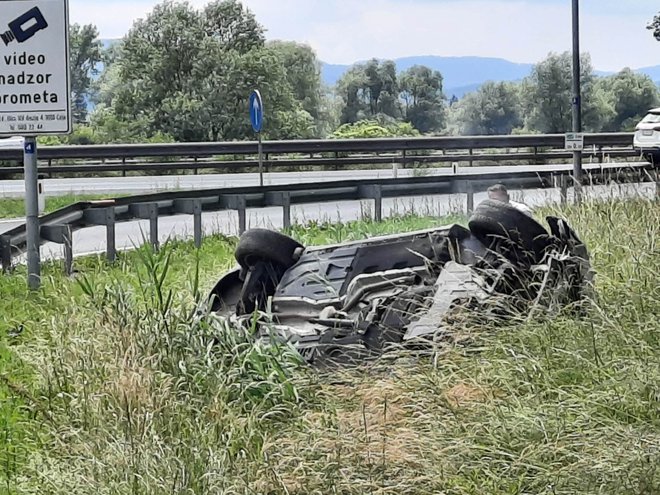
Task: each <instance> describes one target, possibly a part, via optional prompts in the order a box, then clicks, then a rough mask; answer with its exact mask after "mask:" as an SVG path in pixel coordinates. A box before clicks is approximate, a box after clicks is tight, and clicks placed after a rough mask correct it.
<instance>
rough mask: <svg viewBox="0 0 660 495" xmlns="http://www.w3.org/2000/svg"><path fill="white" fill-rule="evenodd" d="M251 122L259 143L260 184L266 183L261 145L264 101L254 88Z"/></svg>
mask: <svg viewBox="0 0 660 495" xmlns="http://www.w3.org/2000/svg"><path fill="white" fill-rule="evenodd" d="M250 122H251V123H252V129H253V130H254V132H256V133H257V139H258V145H257V152H258V154H259V185H260V186H262V187H263V185H264V161H263V148H262V145H261V129H262V128H263V125H264V103H263V100H262V99H261V93H259V90H254V91H253V92H252V94H251V95H250Z"/></svg>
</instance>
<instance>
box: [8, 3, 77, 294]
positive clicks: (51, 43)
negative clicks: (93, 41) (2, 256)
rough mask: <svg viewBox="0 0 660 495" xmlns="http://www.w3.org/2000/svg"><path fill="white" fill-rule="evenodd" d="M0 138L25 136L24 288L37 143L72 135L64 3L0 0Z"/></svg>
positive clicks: (33, 238)
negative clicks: (50, 136)
mask: <svg viewBox="0 0 660 495" xmlns="http://www.w3.org/2000/svg"><path fill="white" fill-rule="evenodd" d="M0 40H1V41H0V137H6V136H10V137H11V136H24V137H25V140H24V149H23V152H24V153H23V161H24V169H25V173H24V180H25V225H26V235H27V263H28V286H29V287H30V289H32V290H36V289H38V288H39V286H40V285H41V259H40V254H39V245H40V242H39V241H40V233H39V229H40V225H39V198H38V177H37V140H36V137H37V136H40V135H46V134H68V133H70V132H71V104H70V94H71V90H70V88H71V82H70V76H69V5H68V0H2V10H0Z"/></svg>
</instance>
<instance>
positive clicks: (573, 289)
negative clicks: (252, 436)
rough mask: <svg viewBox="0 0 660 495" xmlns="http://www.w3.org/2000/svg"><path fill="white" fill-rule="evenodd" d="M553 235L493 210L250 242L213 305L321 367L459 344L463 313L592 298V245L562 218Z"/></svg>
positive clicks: (507, 208)
mask: <svg viewBox="0 0 660 495" xmlns="http://www.w3.org/2000/svg"><path fill="white" fill-rule="evenodd" d="M546 221H547V223H548V225H549V230H547V229H546V228H545V227H543V226H542V225H541V224H540V223H538V222H537V221H536V220H534V219H533V218H531V217H529V216H528V215H526V214H524V213H522V212H521V211H519V210H517V209H516V208H514V207H513V206H511V205H509V204H507V203H502V202H499V201H495V200H487V201H484V202H483V203H481V204H480V205H478V206H477V208H476V209H475V211H474V213H473V214H472V216H471V217H470V219H469V221H468V225H467V227H464V226H462V225H459V224H455V225H450V226H442V227H438V228H434V229H427V230H423V231H416V232H409V233H403V234H395V235H388V236H381V237H374V238H371V239H366V240H360V241H352V242H346V243H341V244H335V245H329V246H314V247H305V246H302V245H301V244H299V243H298V242H297V241H295V240H294V239H292V238H290V237H288V236H285V235H283V234H280V233H278V232H274V231H271V230H266V229H252V230H248V231H246V232H245V233H244V234H243V235H242V236H241V238H240V239H239V243H238V245H237V248H236V251H235V256H236V260H237V262H238V266H237V267H236V268H235V269H233V270H231V271H229V272H228V273H226V274H225V275H224V276H223V277H222V278H221V279H220V280H219V281H218V283H217V284H216V285H215V287H214V288H213V289H212V291H211V293H210V295H209V301H210V310H211V311H212V312H213V313H214V314H215V315H217V316H218V317H219V318H222V319H224V320H226V321H227V322H229V323H230V324H231V325H235V326H241V327H243V328H252V329H253V331H254V334H255V338H262V339H273V338H275V339H277V340H278V341H282V342H288V343H290V344H292V345H293V346H294V347H295V348H296V349H297V350H298V352H299V353H300V354H301V356H302V357H303V358H304V359H305V360H306V361H307V362H309V363H310V364H313V365H323V364H328V363H337V364H346V363H350V362H356V361H357V362H360V361H362V360H364V359H368V358H370V357H377V356H380V355H382V354H383V353H384V352H386V351H387V350H388V349H389V348H392V347H398V348H400V347H419V346H425V345H428V344H429V343H432V342H435V341H437V340H438V339H439V338H443V337H446V336H448V335H451V333H452V325H451V317H452V315H455V314H457V312H460V311H463V312H465V311H467V312H469V313H472V314H478V315H481V316H483V317H485V318H490V317H494V316H497V317H506V316H507V315H510V314H513V313H518V314H521V313H522V314H526V313H527V314H528V313H529V312H530V311H533V310H534V308H538V307H545V308H546V309H547V308H550V307H561V306H565V305H568V304H572V303H575V302H579V301H581V300H583V299H585V298H587V297H589V295H590V288H591V287H592V282H593V271H592V269H591V265H590V262H589V253H588V251H587V249H586V246H585V245H584V243H583V242H582V241H581V240H580V239H579V237H578V236H577V234H576V233H575V232H574V231H573V229H572V228H571V227H570V226H569V225H568V223H567V222H566V221H565V220H563V219H560V218H558V217H547V218H546Z"/></svg>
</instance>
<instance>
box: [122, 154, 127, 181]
mask: <svg viewBox="0 0 660 495" xmlns="http://www.w3.org/2000/svg"><path fill="white" fill-rule="evenodd" d="M121 164H122V167H123V168H122V169H121V176H122V177H126V157H125V156H124V157H122V159H121Z"/></svg>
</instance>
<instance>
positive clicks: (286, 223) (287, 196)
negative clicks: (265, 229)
mask: <svg viewBox="0 0 660 495" xmlns="http://www.w3.org/2000/svg"><path fill="white" fill-rule="evenodd" d="M282 225H283V227H284V228H285V229H290V228H291V193H290V192H288V191H287V192H285V193H283V194H282Z"/></svg>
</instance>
